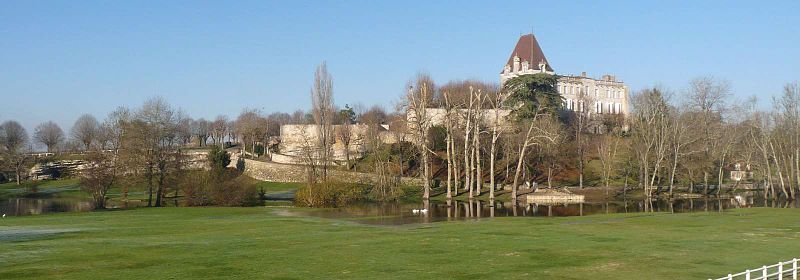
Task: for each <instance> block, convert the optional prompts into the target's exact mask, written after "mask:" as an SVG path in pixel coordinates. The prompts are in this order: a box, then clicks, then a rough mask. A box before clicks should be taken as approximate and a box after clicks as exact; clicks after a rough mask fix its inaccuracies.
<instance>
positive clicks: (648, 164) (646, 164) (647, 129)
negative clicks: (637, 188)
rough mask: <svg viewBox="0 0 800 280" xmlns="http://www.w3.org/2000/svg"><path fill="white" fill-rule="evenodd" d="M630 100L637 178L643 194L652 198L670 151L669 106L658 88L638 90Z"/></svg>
mask: <svg viewBox="0 0 800 280" xmlns="http://www.w3.org/2000/svg"><path fill="white" fill-rule="evenodd" d="M633 101H634V103H633V108H634V111H633V115H632V118H631V126H632V129H633V132H632V143H631V146H632V149H633V151H634V152H635V154H636V156H637V160H638V162H639V169H640V176H639V181H640V183H642V186H643V188H644V191H645V195H646V196H647V197H651V196H652V195H653V190H654V189H653V186H654V183H655V180H656V178H657V177H658V171H659V170H661V167H662V164H663V162H664V159H665V158H666V156H667V152H668V151H669V145H668V144H669V134H670V130H669V106H668V105H667V100H666V98H665V96H664V93H663V90H661V89H658V88H654V89H648V90H644V91H642V92H640V93H639V94H638V95H636V96H634V98H633Z"/></svg>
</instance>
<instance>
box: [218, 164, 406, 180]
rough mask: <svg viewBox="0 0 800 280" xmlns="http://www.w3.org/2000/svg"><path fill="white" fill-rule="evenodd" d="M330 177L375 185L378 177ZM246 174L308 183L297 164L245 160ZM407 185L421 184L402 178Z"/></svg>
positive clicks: (341, 173)
mask: <svg viewBox="0 0 800 280" xmlns="http://www.w3.org/2000/svg"><path fill="white" fill-rule="evenodd" d="M237 160H238V158H236V157H232V158H231V165H230V167H236V162H237ZM328 172H329V173H328V176H330V177H331V178H335V180H338V181H342V182H348V183H362V184H373V183H375V182H376V180H377V177H376V176H375V175H374V174H369V173H360V172H348V171H342V170H328ZM244 174H245V175H247V176H250V177H251V178H253V179H256V180H261V181H267V182H306V179H307V173H306V167H305V166H303V165H295V164H280V163H275V162H263V161H255V160H250V159H245V160H244ZM401 182H403V183H405V184H421V181H420V179H418V178H407V177H404V178H401Z"/></svg>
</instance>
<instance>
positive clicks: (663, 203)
mask: <svg viewBox="0 0 800 280" xmlns="http://www.w3.org/2000/svg"><path fill="white" fill-rule="evenodd" d="M144 204H146V202H140V201H134V202H128V203H124V202H120V201H117V200H109V202H108V207H109V208H129V207H138V206H143V205H144ZM168 204H169V205H168V206H177V205H178V201H177V200H175V201H172V200H169V202H168ZM747 207H775V208H800V200H794V201H785V200H778V201H774V200H773V201H767V200H764V199H763V197H761V196H760V193H758V192H752V193H743V194H739V196H738V197H734V198H715V197H708V198H681V199H673V200H665V199H656V200H650V201H645V200H620V201H596V202H584V203H572V204H525V203H520V204H518V205H513V204H512V203H510V202H505V203H501V202H495V203H494V204H490V203H488V202H485V201H478V200H473V201H450V202H449V203H448V202H429V203H427V204H426V203H359V204H354V205H350V206H347V207H341V208H335V209H318V210H314V211H304V212H303V213H307V215H310V216H316V217H323V218H333V219H344V220H349V221H353V222H357V223H363V224H371V225H402V224H414V223H432V222H440V221H456V220H477V219H485V218H491V217H565V216H586V215H598V214H611V213H636V212H672V213H682V212H699V211H708V212H712V211H717V212H719V211H725V210H726V209H731V208H747ZM93 209H94V205H93V204H92V202H91V201H90V200H82V199H64V198H14V199H7V200H4V201H0V214H2V213H5V214H6V215H8V216H22V215H39V214H47V213H58V212H85V211H92V210H93ZM413 209H428V211H427V212H426V213H417V214H415V213H413V211H412V210H413Z"/></svg>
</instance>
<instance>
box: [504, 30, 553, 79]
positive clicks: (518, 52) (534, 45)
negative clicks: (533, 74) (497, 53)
mask: <svg viewBox="0 0 800 280" xmlns="http://www.w3.org/2000/svg"><path fill="white" fill-rule="evenodd" d="M514 56H518V57H519V61H520V62H522V61H527V62H528V64H529V65H530V68H531V69H533V70H541V69H540V68H539V62H542V61H544V62H545V63H546V64H547V65H546V66H545V68H547V69H545V70H546V71H549V72H554V71H553V68H552V67H550V62H548V61H547V58H546V57H545V56H544V52H542V48H541V47H539V42H537V41H536V37H535V36H533V34H526V35H522V37H519V41H517V46H516V47H514V51H513V52H511V55H510V56H509V57H508V62H507V63H506V65H514V64H513V63H514ZM500 72H501V73H502V71H500Z"/></svg>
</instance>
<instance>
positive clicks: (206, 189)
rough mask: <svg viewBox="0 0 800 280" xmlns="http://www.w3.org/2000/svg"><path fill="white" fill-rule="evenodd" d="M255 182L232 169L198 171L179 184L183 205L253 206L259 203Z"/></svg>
mask: <svg viewBox="0 0 800 280" xmlns="http://www.w3.org/2000/svg"><path fill="white" fill-rule="evenodd" d="M256 182H257V181H255V180H253V179H250V178H249V177H247V176H242V175H239V174H238V172H236V170H234V169H225V170H224V171H223V172H214V171H198V172H193V173H192V174H191V175H190V176H186V178H185V180H184V181H183V183H182V185H181V189H182V190H183V194H184V202H183V204H184V205H185V206H207V205H217V206H255V205H258V204H260V203H261V199H260V198H259V195H258V191H257V190H256Z"/></svg>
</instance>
